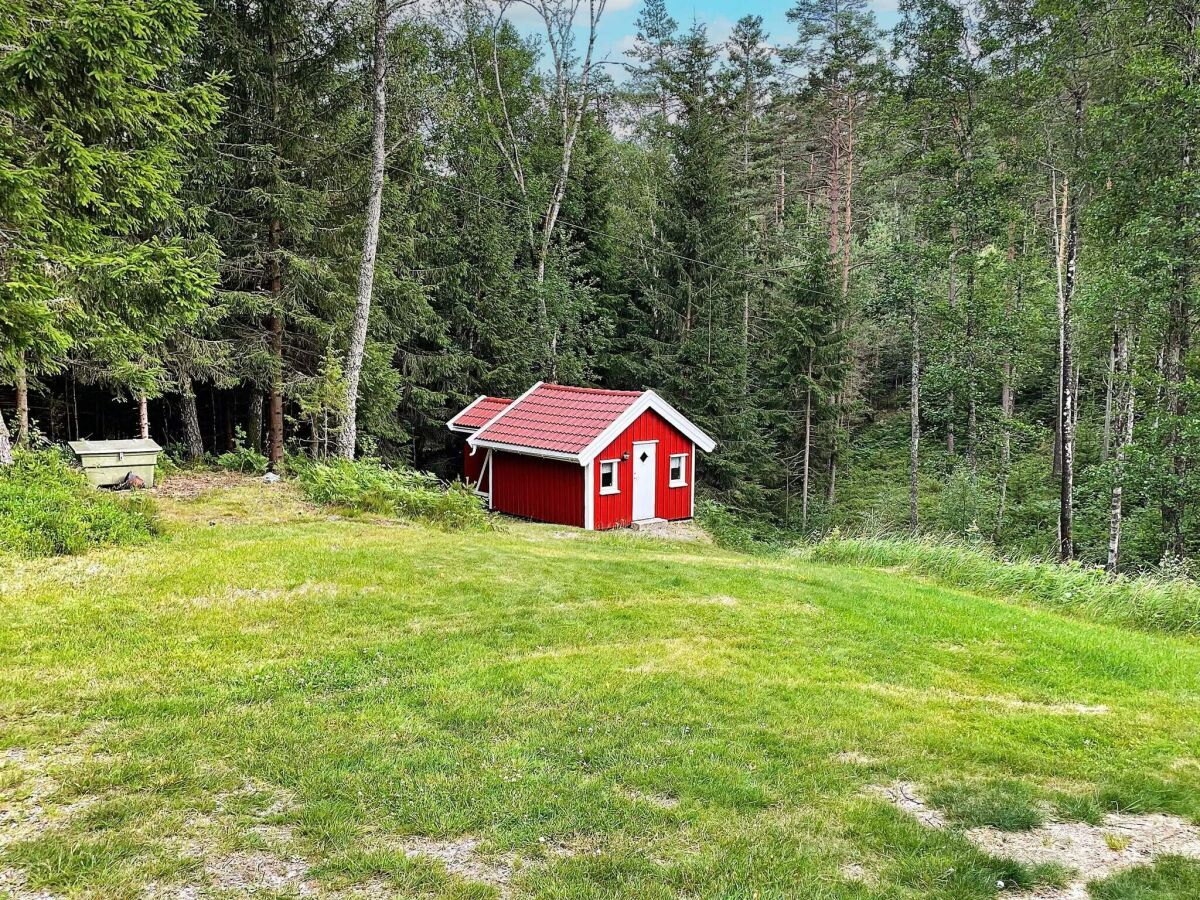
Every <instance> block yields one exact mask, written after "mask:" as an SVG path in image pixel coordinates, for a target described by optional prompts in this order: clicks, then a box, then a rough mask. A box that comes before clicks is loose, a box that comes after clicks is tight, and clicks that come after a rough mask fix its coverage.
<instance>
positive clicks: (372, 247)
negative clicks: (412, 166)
mask: <svg viewBox="0 0 1200 900" xmlns="http://www.w3.org/2000/svg"><path fill="white" fill-rule="evenodd" d="M387 21H388V9H387V0H375V49H374V54H373V55H374V59H373V66H372V73H371V79H372V88H373V100H372V112H373V121H372V128H371V189H370V194H369V195H368V197H367V222H366V228H365V231H364V234H363V251H362V261H361V262H360V263H359V266H358V296H357V297H356V298H355V302H354V323H353V325H352V326H351V329H350V349H349V350H348V351H347V353H346V402H345V410H344V411H343V423H342V430H341V433H340V434H339V435H338V445H337V452H338V455H339V456H341V457H344V458H345V459H354V449H355V446H356V445H357V443H358V385H359V381H360V380H361V378H362V364H363V354H364V353H365V352H366V347H367V324H368V322H369V320H370V317H371V294H372V292H373V291H374V287H375V255H376V251H377V250H378V247H379V220H380V217H381V216H382V212H383V184H384V177H385V174H384V162H385V157H386V150H385V149H384V136H385V132H386V125H387Z"/></svg>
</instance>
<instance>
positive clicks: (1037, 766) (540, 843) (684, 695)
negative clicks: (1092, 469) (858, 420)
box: [0, 484, 1200, 898]
mask: <svg viewBox="0 0 1200 900" xmlns="http://www.w3.org/2000/svg"><path fill="white" fill-rule="evenodd" d="M164 506H165V512H166V516H167V519H168V522H169V532H170V533H169V535H168V536H167V537H166V538H165V539H163V540H161V541H158V542H156V543H154V544H152V545H149V546H145V547H140V548H135V549H123V550H111V551H105V552H100V553H95V554H92V555H90V556H87V557H82V558H71V559H61V560H48V561H35V562H20V563H15V564H13V565H11V566H9V567H8V568H7V569H6V570H5V571H4V572H3V574H2V575H0V873H3V874H2V876H0V896H3V894H4V892H5V890H6V888H7V890H8V891H9V892H10V893H12V894H13V895H14V896H34V895H37V893H38V892H40V891H47V892H50V893H51V894H55V895H66V896H72V895H80V894H82V895H89V896H105V897H107V896H130V897H135V896H144V895H145V894H146V893H147V892H148V893H150V894H152V895H154V894H157V895H159V896H191V897H194V896H203V895H205V894H211V895H213V896H232V895H241V894H244V893H249V892H251V891H252V890H253V891H255V895H256V896H260V897H261V896H275V895H279V896H292V895H295V894H312V893H317V894H327V893H328V894H335V895H339V896H376V895H382V894H386V893H388V892H391V893H392V895H394V896H399V897H410V896H434V897H480V898H483V897H496V896H513V897H527V896H529V897H535V896H536V897H563V898H567V897H570V898H577V897H578V898H582V897H597V898H600V897H604V898H608V897H646V898H654V897H678V896H685V897H747V898H749V897H838V898H842V897H845V898H867V897H912V898H917V897H920V898H926V897H930V898H951V897H953V898H975V897H980V898H984V897H994V896H997V895H998V894H1000V895H1004V894H1006V893H1012V892H1014V891H1016V890H1018V889H1020V888H1021V886H1025V887H1028V886H1031V885H1033V884H1035V883H1037V882H1038V881H1039V880H1050V881H1054V880H1055V879H1056V878H1057V879H1059V880H1060V881H1061V873H1055V872H1053V871H1042V870H1036V869H1029V868H1026V867H1023V866H1020V865H1017V864H1016V863H1013V862H1011V861H1006V860H1003V859H996V858H993V857H989V856H987V855H985V854H983V853H981V852H979V851H978V850H976V849H974V848H973V846H972V845H971V844H970V843H969V842H968V841H967V840H966V839H965V838H964V837H963V836H962V834H961V833H960V832H959V831H958V830H957V829H953V828H951V829H947V830H933V829H929V828H926V827H924V826H922V825H921V824H920V823H918V822H917V821H916V820H915V819H914V818H911V817H909V816H907V815H906V814H905V813H903V812H900V811H898V810H896V809H894V808H893V807H892V806H890V805H889V804H887V803H886V802H884V801H883V800H881V799H879V798H878V797H877V796H875V795H874V794H873V793H872V792H871V790H870V788H871V787H872V786H874V785H886V784H891V783H893V782H895V781H897V780H904V781H911V782H914V783H916V784H917V785H920V786H921V787H922V789H923V790H925V791H927V792H928V793H929V794H931V795H935V796H941V797H946V798H955V797H958V798H965V801H971V800H972V799H975V798H977V797H979V796H988V797H992V800H991V801H990V802H992V804H993V805H995V803H996V802H997V801H996V800H995V798H996V797H997V796H998V797H999V798H1000V800H999V801H998V802H999V804H1000V806H1001V807H1004V808H1003V809H1001V813H1005V812H1011V811H1012V810H1009V809H1007V805H1013V806H1015V807H1016V811H1017V812H1018V813H1019V812H1021V811H1022V810H1023V809H1025V810H1027V809H1028V808H1031V807H1032V808H1034V809H1040V810H1042V811H1043V813H1044V814H1050V815H1058V816H1063V815H1067V816H1069V815H1071V814H1076V813H1077V814H1078V815H1081V816H1082V815H1086V814H1088V812H1089V811H1094V810H1096V809H1097V808H1098V809H1100V811H1101V812H1102V811H1103V810H1104V809H1111V808H1115V807H1120V808H1122V809H1132V810H1135V811H1163V812H1171V813H1174V814H1176V815H1180V816H1183V817H1185V818H1188V819H1191V820H1193V821H1196V820H1200V761H1198V760H1200V645H1198V644H1197V643H1196V642H1195V641H1191V640H1186V639H1180V638H1172V637H1167V636H1161V635H1155V634H1148V633H1139V632H1133V631H1123V630H1120V629H1117V628H1113V627H1108V626H1101V625H1095V624H1089V623H1087V622H1081V621H1076V620H1072V619H1068V618H1064V617H1061V616H1059V615H1056V614H1051V613H1047V612H1043V611H1039V610H1036V609H1030V608H1026V607H1022V606H1020V605H1016V604H1010V603H1004V602H1000V601H997V600H993V599H986V598H981V597H977V596H973V595H970V594H967V593H963V592H960V591H952V590H944V589H940V588H938V587H936V586H932V585H928V584H923V583H920V582H917V581H913V580H910V579H908V578H906V577H901V576H898V575H893V574H890V573H886V572H874V571H861V570H854V569H849V568H838V567H828V568H825V567H815V566H811V565H806V564H801V563H798V562H796V561H794V560H789V559H788V558H787V557H786V556H777V557H766V558H753V557H746V556H742V555H738V554H734V553H729V552H725V551H721V550H718V549H716V548H714V547H712V546H708V545H704V544H697V543H682V542H672V541H666V540H661V539H649V538H639V537H636V536H628V535H626V536H613V535H587V534H584V533H582V532H574V531H570V530H566V529H558V528H554V527H546V526H535V525H528V524H522V523H516V522H507V523H503V524H502V525H501V527H500V530H498V531H497V532H493V533H483V534H480V533H464V534H455V533H446V532H442V531H438V530H433V529H428V528H424V527H420V526H412V525H404V524H399V523H394V522H386V521H382V520H378V519H358V520H355V519H344V518H339V517H336V516H332V515H331V514H330V513H328V512H327V511H322V510H314V509H309V508H307V507H305V506H304V505H303V504H301V503H300V502H299V501H298V500H296V499H295V498H294V496H293V495H292V494H291V493H290V490H289V489H288V488H287V487H286V486H283V487H278V488H274V489H273V488H268V487H264V486H259V485H253V484H252V485H245V486H241V487H236V488H233V489H229V490H224V491H221V492H218V493H215V494H211V495H208V496H205V497H202V498H200V499H198V500H194V501H188V502H182V501H178V502H167V503H166V504H164ZM964 805H965V806H970V803H969V802H965V803H964ZM422 842H424V843H422ZM421 847H428V848H430V852H428V853H424V854H423V853H421V852H415V851H414V848H416V850H418V851H419V850H420V848H421ZM1175 871H1176V874H1175V875H1172V874H1170V873H1165V874H1164V872H1156V873H1147V875H1146V878H1145V879H1144V880H1143V882H1139V881H1138V879H1137V878H1134V879H1126V881H1127V882H1128V884H1131V885H1132V887H1131V888H1128V890H1127V891H1126V888H1122V891H1126V892H1124V893H1117V892H1114V893H1112V894H1111V896H1114V897H1115V896H1122V897H1124V896H1129V897H1160V896H1161V897H1167V896H1185V894H1184V893H1182V891H1185V890H1186V888H1183V887H1178V885H1182V884H1184V883H1185V882H1187V883H1189V884H1195V883H1196V882H1195V881H1192V880H1190V879H1191V875H1192V874H1194V872H1190V870H1188V869H1187V867H1186V866H1184V867H1182V869H1180V868H1179V867H1177V870H1175ZM1179 871H1182V872H1183V874H1182V875H1180V874H1179ZM1173 879H1175V880H1173ZM998 882H1004V883H1005V888H1004V889H1003V890H1001V889H1000V888H998ZM1155 885H1158V888H1155ZM1172 885H1176V887H1172ZM1156 890H1157V892H1155V891H1156ZM1106 896H1107V895H1106Z"/></svg>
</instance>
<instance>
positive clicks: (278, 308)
mask: <svg viewBox="0 0 1200 900" xmlns="http://www.w3.org/2000/svg"><path fill="white" fill-rule="evenodd" d="M267 51H268V54H269V55H270V59H271V117H272V118H271V122H272V124H273V125H278V122H279V81H278V77H279V76H278V68H277V62H278V60H277V58H276V54H277V48H276V46H275V32H274V30H273V29H272V28H269V27H268V29H267ZM272 169H273V172H274V177H275V182H276V186H278V182H279V180H280V175H279V159H278V157H277V156H276V157H274V158H273V159H272ZM267 242H268V247H269V248H270V262H269V264H268V273H269V274H268V277H269V281H270V291H271V304H272V305H271V320H270V349H271V388H270V391H271V403H270V423H269V428H270V436H269V439H268V441H267V461H268V465H269V467H270V470H271V471H272V472H277V471H278V470H279V466H280V464H281V463H282V462H283V299H282V294H283V261H282V260H281V259H280V251H281V249H282V246H283V223H282V222H281V221H280V219H279V212H278V207H273V208H272V210H271V223H270V227H269V230H268V236H267Z"/></svg>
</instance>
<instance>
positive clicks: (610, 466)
mask: <svg viewBox="0 0 1200 900" xmlns="http://www.w3.org/2000/svg"><path fill="white" fill-rule="evenodd" d="M617 462H618V461H617V460H615V459H608V460H601V462H600V493H601V494H618V493H620V491H621V489H620V488H619V487H618V486H617Z"/></svg>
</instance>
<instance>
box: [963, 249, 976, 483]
mask: <svg viewBox="0 0 1200 900" xmlns="http://www.w3.org/2000/svg"><path fill="white" fill-rule="evenodd" d="M969 262H970V266H969V268H968V269H967V297H966V312H967V327H966V348H965V349H966V360H965V363H966V370H967V463H968V465H970V467H971V476H972V477H974V476H975V473H976V471H977V469H978V427H977V423H978V404H977V403H976V398H975V387H976V385H975V248H974V247H973V246H971V247H970V259H969Z"/></svg>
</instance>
